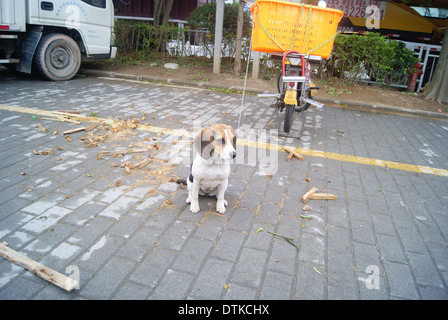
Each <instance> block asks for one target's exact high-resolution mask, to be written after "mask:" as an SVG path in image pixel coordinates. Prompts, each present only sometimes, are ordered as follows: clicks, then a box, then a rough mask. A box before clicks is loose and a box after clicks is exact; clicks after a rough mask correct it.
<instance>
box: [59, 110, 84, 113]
mask: <svg viewBox="0 0 448 320" xmlns="http://www.w3.org/2000/svg"><path fill="white" fill-rule="evenodd" d="M55 112H62V113H70V114H80V113H83V112H84V111H83V110H81V111H77V110H56V111H55Z"/></svg>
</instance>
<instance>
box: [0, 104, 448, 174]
mask: <svg viewBox="0 0 448 320" xmlns="http://www.w3.org/2000/svg"><path fill="white" fill-rule="evenodd" d="M0 109H1V110H7V111H12V112H20V113H28V114H33V115H39V116H45V117H53V118H56V117H60V115H56V114H54V113H53V112H51V111H45V110H39V109H33V108H25V107H17V106H8V105H4V104H0ZM71 117H72V118H73V119H76V118H79V119H80V121H84V122H103V121H105V122H107V123H113V122H114V120H111V119H102V118H98V117H85V116H78V115H72V116H71ZM137 129H139V130H144V131H149V132H154V133H159V132H163V133H165V134H168V135H174V136H183V137H186V138H192V137H193V135H194V133H193V132H189V131H187V130H185V129H170V128H162V127H153V126H138V127H137ZM238 144H239V145H242V146H247V147H251V148H263V149H267V150H273V151H279V152H286V151H285V150H284V146H282V145H279V144H273V143H265V142H258V141H252V140H246V139H239V140H238ZM295 151H296V152H297V153H300V154H302V155H305V156H310V157H317V158H324V159H330V160H336V161H344V162H351V163H357V164H364V165H369V166H376V167H382V168H390V169H397V170H402V171H408V172H415V173H425V174H432V175H436V176H441V177H448V170H446V169H439V168H432V167H428V166H419V165H414V164H406V163H400V162H395V161H387V160H380V159H372V158H365V157H357V156H352V155H347V154H340V153H334V152H326V151H319V150H311V149H303V148H295Z"/></svg>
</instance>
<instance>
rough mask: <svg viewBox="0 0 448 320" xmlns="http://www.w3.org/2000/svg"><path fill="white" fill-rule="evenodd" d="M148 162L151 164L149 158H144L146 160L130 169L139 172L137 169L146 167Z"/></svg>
mask: <svg viewBox="0 0 448 320" xmlns="http://www.w3.org/2000/svg"><path fill="white" fill-rule="evenodd" d="M150 162H151V159H150V158H146V159H144V160H142V161H140V162H139V163H137V164H136V165H134V166H133V167H132V169H134V170H139V169H141V168H143V167H144V166H146V165H148V164H149V163H150Z"/></svg>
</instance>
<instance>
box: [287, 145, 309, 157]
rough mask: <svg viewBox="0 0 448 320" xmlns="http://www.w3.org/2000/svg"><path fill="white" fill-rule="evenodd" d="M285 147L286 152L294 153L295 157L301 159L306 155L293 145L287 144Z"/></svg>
mask: <svg viewBox="0 0 448 320" xmlns="http://www.w3.org/2000/svg"><path fill="white" fill-rule="evenodd" d="M283 148H284V149H285V151H286V152H289V153H292V154H293V155H294V157H296V158H297V159H299V160H304V159H305V157H304V156H302V155H301V154H298V153H297V152H296V151H295V149H294V148H293V147H288V146H285V147H283Z"/></svg>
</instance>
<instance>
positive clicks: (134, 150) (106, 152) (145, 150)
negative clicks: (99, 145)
mask: <svg viewBox="0 0 448 320" xmlns="http://www.w3.org/2000/svg"><path fill="white" fill-rule="evenodd" d="M148 151H151V150H149V149H128V150H121V151H120V150H116V151H100V153H101V154H114V153H122V154H128V153H140V152H148Z"/></svg>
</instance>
